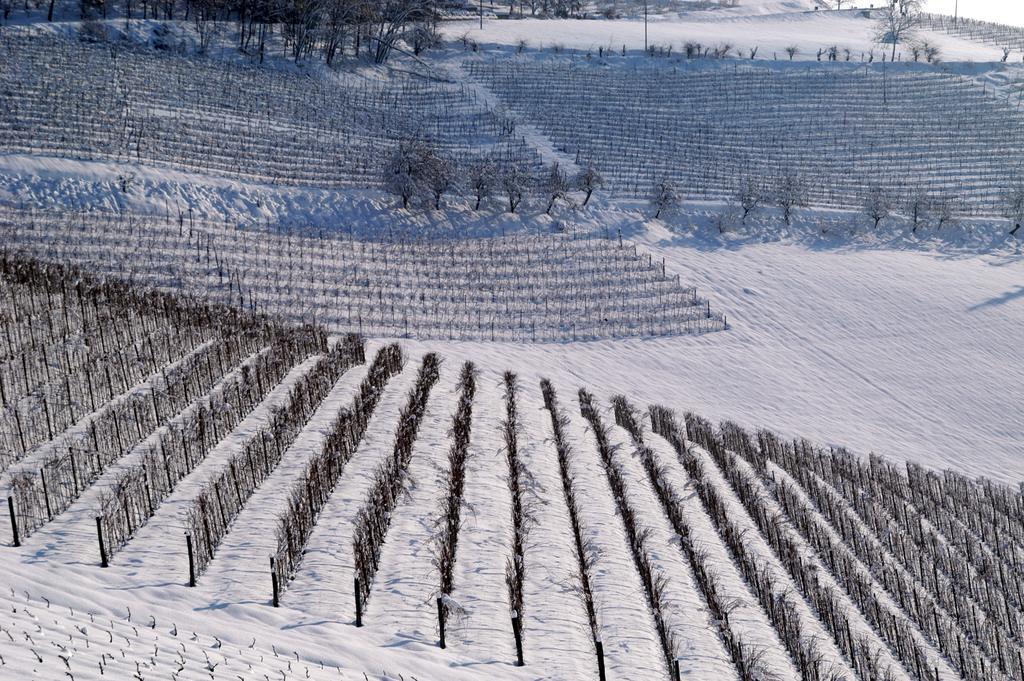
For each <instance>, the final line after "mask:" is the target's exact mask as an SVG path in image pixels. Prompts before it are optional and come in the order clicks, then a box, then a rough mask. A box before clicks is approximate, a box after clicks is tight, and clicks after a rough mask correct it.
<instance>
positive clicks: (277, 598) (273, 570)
mask: <svg viewBox="0 0 1024 681" xmlns="http://www.w3.org/2000/svg"><path fill="white" fill-rule="evenodd" d="M270 584H271V586H272V587H273V589H274V607H275V608H277V607H279V606H280V605H281V592H280V584H278V581H277V564H276V562H275V561H274V557H273V556H271V557H270Z"/></svg>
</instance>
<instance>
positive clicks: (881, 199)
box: [861, 185, 892, 230]
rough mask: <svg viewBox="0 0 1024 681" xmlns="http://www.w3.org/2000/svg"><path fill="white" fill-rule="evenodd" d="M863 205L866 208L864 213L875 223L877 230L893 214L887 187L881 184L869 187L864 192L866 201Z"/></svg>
mask: <svg viewBox="0 0 1024 681" xmlns="http://www.w3.org/2000/svg"><path fill="white" fill-rule="evenodd" d="M861 205H862V207H863V209H864V214H865V215H867V216H868V219H870V220H871V221H872V222H873V223H874V226H875V229H876V230H877V229H878V225H879V224H881V222H882V220H884V219H886V218H887V217H889V216H890V215H891V214H892V202H891V201H890V200H889V196H888V194H887V192H886V191H885V189H884V188H883V187H881V186H880V185H872V186H870V187H868V189H867V191H866V192H864V201H863V203H862V204H861Z"/></svg>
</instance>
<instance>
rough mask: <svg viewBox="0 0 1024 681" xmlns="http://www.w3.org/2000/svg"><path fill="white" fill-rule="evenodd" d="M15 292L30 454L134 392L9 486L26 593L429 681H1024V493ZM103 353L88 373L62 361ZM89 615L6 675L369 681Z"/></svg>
mask: <svg viewBox="0 0 1024 681" xmlns="http://www.w3.org/2000/svg"><path fill="white" fill-rule="evenodd" d="M0 273H2V276H3V279H4V283H5V289H6V290H7V291H10V295H7V296H5V297H4V298H3V302H2V305H3V326H4V329H3V333H2V334H0V336H2V337H3V338H4V339H6V340H5V345H4V346H3V353H4V359H5V364H4V365H3V366H4V373H3V374H2V379H3V381H2V385H3V386H4V405H3V407H4V410H5V414H6V415H7V416H9V417H11V414H18V415H19V416H18V417H16V418H15V417H11V418H12V419H13V423H14V425H15V430H17V424H18V423H19V421H20V419H22V418H28V416H29V415H31V416H32V417H33V418H38V416H37V414H38V412H39V411H43V412H44V414H45V413H46V412H47V411H48V410H49V409H50V407H53V408H54V410H56V408H57V405H58V402H59V399H58V396H59V395H61V394H64V393H66V392H67V388H68V387H69V386H72V385H73V384H74V383H75V381H78V380H81V378H82V377H83V376H84V377H85V378H86V380H88V377H89V376H90V375H93V374H92V373H90V372H89V371H84V370H83V369H82V368H81V367H82V366H83V365H84V366H89V367H94V368H95V372H96V373H100V374H102V375H103V376H106V374H107V367H111V369H110V371H111V372H113V371H114V370H115V369H117V370H118V371H120V370H121V369H122V368H123V370H124V372H125V376H126V377H124V378H122V379H120V380H114V376H113V373H111V380H110V381H109V382H108V384H109V387H107V388H105V392H99V393H97V394H98V398H97V403H96V404H95V405H94V404H88V405H81V404H76V406H75V409H77V411H75V412H74V413H73V415H72V416H69V417H67V418H66V419H64V420H61V421H54V420H52V419H51V420H50V421H48V422H47V424H48V427H49V428H50V429H52V432H50V431H46V433H45V436H37V437H35V438H34V439H33V440H32V441H31V442H32V444H29V440H26V447H25V449H24V451H17V452H16V453H15V454H13V455H12V456H11V457H9V459H8V460H5V463H4V471H3V478H2V480H0V485H2V486H3V487H4V489H5V490H6V491H7V494H8V495H9V497H10V502H9V504H10V510H11V513H10V515H9V517H8V518H7V519H6V520H5V521H4V525H6V526H4V525H0V532H3V533H7V536H9V537H10V538H11V539H10V542H9V543H10V544H11V546H8V547H6V548H5V549H4V551H5V552H6V553H7V558H6V560H8V561H10V562H11V564H13V565H16V566H17V571H18V572H22V573H24V575H25V577H23V578H20V579H31V578H32V576H33V575H47V574H49V575H53V574H58V575H59V574H62V573H65V572H64V571H66V574H69V575H72V574H77V575H82V576H84V577H83V579H87V580H98V581H99V582H100V583H102V584H104V585H105V590H106V591H105V592H106V593H108V594H110V595H111V596H112V597H113V598H115V599H117V600H123V601H124V602H125V603H126V604H127V603H131V602H133V601H132V599H133V598H140V596H137V595H136V596H133V595H132V594H133V592H137V593H140V594H141V593H145V592H146V590H147V589H152V588H153V585H157V586H158V588H159V589H160V592H161V593H162V594H165V597H166V598H167V600H168V601H170V602H180V603H181V604H183V605H186V610H192V611H194V612H193V613H192V614H191V615H189V616H190V617H192V618H193V619H194V618H195V617H197V615H196V614H195V613H197V612H202V611H204V610H207V609H213V610H217V609H223V608H228V609H234V612H236V613H237V614H239V615H243V614H244V617H245V618H247V619H249V620H252V621H258V620H261V618H271V619H270V620H269V621H270V622H272V623H276V624H270V625H266V626H267V630H268V631H278V632H279V634H281V635H284V634H285V632H287V631H288V630H290V629H291V628H293V627H296V626H301V627H303V628H306V627H311V626H328V624H329V623H332V626H342V627H345V628H346V629H347V631H348V632H349V633H348V634H346V636H345V638H346V640H349V641H357V642H358V641H360V640H366V641H374V642H385V643H383V645H385V646H389V645H390V646H397V647H403V648H406V651H405V652H406V653H411V654H416V655H422V656H423V657H424V660H426V661H427V662H428V663H429V664H428V666H427V667H426V668H425V669H426V670H427V671H423V670H421V671H420V674H426V673H427V672H428V671H429V670H430V669H435V670H436V669H437V667H435V666H431V665H437V664H438V661H439V660H440V661H441V662H442V664H443V661H444V660H445V659H451V660H452V662H453V665H454V666H456V667H461V666H468V667H470V668H472V669H474V670H475V671H476V673H483V671H482V670H485V669H488V668H490V669H497V668H498V667H501V668H505V667H507V668H508V669H509V673H510V674H518V673H519V672H516V671H515V668H517V667H519V666H522V668H523V669H522V670H520V671H521V672H522V673H523V675H524V678H552V679H593V678H598V677H599V676H600V675H604V676H605V677H607V678H618V679H637V678H642V679H660V678H667V679H679V678H716V679H729V678H736V679H765V678H780V679H846V678H858V679H865V680H874V679H916V680H919V681H938V680H940V679H943V680H945V679H1022V678H1024V658H1022V648H1021V638H1020V632H1021V626H1022V624H1024V618H1022V609H1024V599H1022V593H1024V592H1022V586H1024V584H1022V581H1024V580H1022V578H1021V574H1022V572H1021V570H1020V568H1019V566H1020V564H1021V561H1024V497H1022V494H1021V492H1020V491H1019V490H1014V489H1010V488H1008V487H1005V486H1001V485H997V484H994V483H991V482H988V481H985V480H972V479H967V478H965V477H963V476H960V475H957V474H954V473H951V472H947V473H941V472H937V471H931V470H928V469H926V468H923V467H920V466H916V465H912V464H911V465H906V466H902V465H895V464H893V463H891V462H888V461H887V460H886V459H884V458H882V457H878V456H872V457H869V458H862V457H859V456H857V455H854V454H851V453H848V452H846V451H844V450H835V449H833V450H824V449H821V448H818V447H816V446H814V445H813V444H811V443H808V442H805V441H800V440H797V441H789V440H786V439H783V438H781V437H778V436H776V435H774V434H773V433H771V432H769V431H765V430H762V431H758V432H756V433H752V432H746V431H744V430H743V429H742V428H741V427H740V426H737V425H735V424H731V423H723V424H720V425H718V426H715V425H713V424H711V423H709V422H708V421H706V420H704V419H702V418H701V417H700V416H698V415H696V414H693V413H677V412H675V411H673V409H672V405H647V404H639V403H636V402H634V401H633V400H631V399H630V398H629V397H628V396H611V395H602V392H601V386H580V385H576V384H574V383H573V382H571V379H569V378H568V377H567V376H566V375H560V376H557V377H554V379H553V380H546V379H542V380H539V381H534V380H533V378H527V376H530V377H532V376H533V375H534V373H533V372H532V371H529V370H526V369H528V368H519V367H508V366H504V365H503V364H501V362H500V359H498V358H489V359H488V360H487V362H486V363H485V362H483V361H482V360H480V359H479V358H476V359H474V358H470V357H465V356H462V355H460V353H459V351H458V350H457V349H453V350H452V352H451V353H450V354H445V353H432V352H428V353H424V354H410V353H409V352H408V351H407V350H406V349H403V347H402V346H401V345H400V344H393V343H389V342H374V343H364V341H363V340H362V339H361V338H359V337H358V336H344V337H333V336H328V335H327V334H326V333H325V332H324V331H322V330H321V329H319V328H318V327H313V326H306V327H295V326H287V325H282V324H280V323H278V322H271V321H269V320H268V319H266V318H261V317H256V316H250V315H246V314H239V313H232V312H230V311H228V310H227V309H226V308H211V307H209V306H207V305H204V304H200V303H198V302H196V301H189V300H187V299H183V298H180V297H178V296H173V295H169V294H157V293H152V292H146V291H144V290H142V289H138V288H135V287H132V286H127V285H124V284H120V283H116V282H113V281H102V280H100V279H97V278H94V277H90V276H86V275H83V274H82V273H80V272H77V271H74V270H71V269H66V268H59V267H55V266H51V265H43V264H41V263H39V262H36V261H30V260H25V259H11V258H9V257H8V258H6V259H4V260H2V261H0ZM101 303H102V305H101ZM98 309H99V310H106V311H107V312H105V313H104V314H100V315H97V314H96V312H95V310H98ZM166 319H174V320H175V323H174V324H173V327H174V328H176V329H179V332H180V333H179V335H178V336H177V337H172V338H171V339H170V340H167V339H166V331H165V327H166V321H163V320H166ZM186 329H189V330H191V331H190V332H189V333H184V330H186ZM161 334H163V335H161ZM160 338H163V339H164V340H163V341H160V342H162V343H164V345H166V346H167V349H166V350H165V349H163V346H161V345H159V344H158V343H157V341H156V340H151V339H160ZM73 347H82V348H84V349H83V350H82V351H83V352H88V353H89V358H88V361H87V362H84V361H79V362H78V363H76V362H74V358H73V357H72V358H71V360H70V361H68V360H65V359H61V360H60V361H59V362H58V361H57V360H55V359H51V353H56V355H57V356H63V350H65V349H68V350H70V349H71V348H73ZM151 347H152V348H154V351H153V352H152V353H150V352H149V351H148V350H149V348H151ZM157 347H159V348H161V350H160V351H159V353H158V351H157V350H156V349H155V348H157ZM54 348H56V349H57V351H55V350H54ZM97 348H99V350H97ZM58 351H59V352H58ZM39 353H45V356H46V359H45V360H43V361H42V362H38V361H34V360H33V358H34V357H35V356H37V355H38V354H39ZM93 355H96V356H95V357H93ZM147 356H148V357H150V359H149V363H150V364H153V363H155V364H156V368H155V369H154V368H153V367H152V366H150V364H147V360H146V357H147ZM129 364H131V365H133V366H135V365H137V366H138V367H139V368H138V369H136V371H137V373H136V374H131V375H129V374H127V370H128V366H129ZM58 365H59V368H58ZM19 367H20V368H21V373H18V371H19ZM46 367H49V369H47V368H46ZM101 368H102V369H101ZM47 370H49V371H50V374H49V376H47V375H46V372H47ZM26 383H27V386H28V387H27V388H25V386H24V384H26ZM108 384H104V385H108ZM48 386H49V387H48ZM54 386H56V388H53V387H54ZM51 388H53V389H51ZM69 402H71V403H74V400H70V401H69ZM40 403H41V404H42V405H44V406H45V408H43V409H41V410H40V409H38V408H34V407H32V405H36V404H40ZM68 408H70V406H68ZM43 427H44V426H36V427H35V429H34V430H33V431H32V432H36V433H39V432H42V431H41V430H40V428H43ZM12 521H13V522H14V523H16V525H17V530H15V527H14V526H13V525H12V524H11V523H12ZM268 556H271V557H273V560H271V561H268ZM103 564H106V565H107V567H106V568H105V569H104V568H103V567H101V565H103ZM58 596H63V597H65V599H67V594H58V595H54V594H53V593H52V592H51V593H50V594H49V595H48V596H47V597H48V598H50V599H51V600H53V601H54V602H53V603H52V604H50V605H49V607H48V606H47V604H46V603H45V602H44V601H42V598H41V597H40V596H37V595H35V594H33V593H31V592H30V593H29V594H28V595H19V594H17V593H12V594H11V595H10V596H9V597H6V598H7V600H8V601H9V605H10V608H9V612H8V615H7V616H5V618H4V620H3V621H2V622H0V626H2V627H3V630H2V631H0V634H2V633H5V632H6V633H8V636H7V637H4V636H0V657H2V659H3V660H4V662H5V663H6V664H8V665H13V664H16V665H19V666H21V665H27V666H25V667H23V668H25V669H27V668H29V667H31V668H33V669H35V670H37V673H38V674H42V675H43V676H45V677H48V678H57V677H59V676H60V674H63V673H64V672H65V671H68V672H70V674H73V675H75V678H93V677H96V675H97V673H104V670H105V669H107V668H108V666H109V669H110V670H111V671H112V672H113V673H118V674H120V673H122V672H121V671H115V670H123V669H125V668H130V667H132V666H133V665H132V664H131V661H132V660H134V661H135V663H137V664H138V665H139V666H138V667H137V671H138V673H139V674H140V676H142V677H144V678H149V673H152V675H153V677H154V678H163V676H162V675H163V674H165V672H168V671H169V672H173V671H174V669H175V668H177V666H178V665H180V666H181V668H178V673H180V674H181V675H182V676H181V678H193V677H195V674H192V672H191V671H183V670H195V671H196V673H197V674H198V673H201V670H202V669H203V668H204V665H214V666H215V667H217V668H219V669H221V670H235V671H232V673H237V671H238V670H239V669H241V668H240V667H239V665H246V664H249V665H253V667H252V669H253V670H255V669H256V668H257V662H255V661H254V660H255V659H256V658H257V657H258V658H259V659H260V662H259V663H258V664H259V665H263V666H260V667H258V668H259V669H260V672H259V673H260V674H267V675H268V676H269V675H270V674H271V673H282V674H283V677H282V678H293V677H299V678H302V677H301V674H303V673H308V674H309V676H308V678H338V677H339V675H340V677H341V678H348V677H346V676H345V675H344V672H343V671H336V672H335V673H334V674H333V675H332V674H331V673H330V666H329V665H328V666H326V667H325V668H324V669H323V670H320V669H318V668H316V663H315V662H313V660H314V659H315V658H312V657H311V656H308V655H303V654H302V653H301V652H296V653H294V655H293V657H292V658H290V662H289V665H291V662H292V661H293V662H294V665H291V666H290V667H288V668H290V669H291V671H288V668H285V669H284V671H283V672H282V671H280V670H281V669H282V666H283V665H284V664H285V663H284V661H283V659H279V658H278V657H277V655H278V651H277V650H276V648H275V650H274V651H272V653H270V654H268V653H267V652H266V646H267V643H266V642H265V641H260V642H257V641H255V639H254V641H253V645H252V646H251V647H250V648H247V649H242V648H241V647H240V646H234V648H235V649H236V650H237V652H236V650H233V649H232V646H230V645H228V646H224V644H221V645H220V646H218V642H219V639H218V638H215V637H213V636H210V635H207V636H204V635H202V634H195V633H193V632H190V633H189V637H188V638H187V639H185V637H184V636H183V634H182V632H180V631H179V632H178V633H177V634H175V633H172V629H171V627H170V626H169V623H167V622H165V621H163V619H162V617H161V619H160V621H154V622H153V623H152V624H151V623H150V622H149V620H148V619H141V618H145V617H146V615H145V614H140V613H139V612H138V610H136V613H135V614H134V616H132V615H129V614H126V615H125V616H124V617H123V618H118V619H117V620H116V621H115V619H113V618H111V617H110V616H109V615H108V616H104V617H102V618H100V619H94V618H92V617H89V616H88V615H87V614H86V613H85V612H81V611H80V610H81V608H76V607H75V602H74V601H73V600H70V599H68V602H61V600H60V598H58ZM275 605H276V606H277V607H276V608H275ZM108 607H109V606H108ZM129 607H130V606H129ZM72 610H75V611H76V612H72ZM268 613H270V614H268ZM207 616H210V617H212V616H213V615H207ZM133 617H134V619H132V618H133ZM87 618H89V619H88V621H87ZM129 620H130V621H129ZM275 627H279V628H278V629H275ZM129 631H131V633H129ZM76 632H78V633H76ZM122 638H123V639H124V642H123V643H121V642H120V641H121V639H122ZM100 640H106V641H107V642H106V643H105V644H103V645H102V646H100V645H99V641H100ZM25 641H30V642H31V643H30V644H29V645H25V644H24V642H25ZM115 641H117V642H118V643H117V644H116V645H115ZM94 643H96V647H95V648H94V647H93V644H94ZM115 648H117V649H119V650H120V653H118V650H115ZM442 648H443V650H442ZM129 649H130V650H129ZM257 650H259V651H262V653H261V654H260V655H257V652H255V651H257ZM142 651H145V654H143V652H142ZM179 651H180V652H179ZM108 655H109V657H108ZM271 655H273V656H274V657H273V658H271ZM143 665H145V666H143ZM220 665H223V666H220ZM304 668H308V669H309V671H308V672H303V671H302V670H303V669H304ZM356 668H357V669H358V667H356ZM144 670H145V671H144ZM273 670H279V671H273ZM210 673H211V674H213V673H216V674H217V676H215V677H214V678H220V673H221V672H213V670H210ZM453 673H454V672H453ZM317 674H320V676H317ZM90 675H91V676H90ZM241 675H242V676H243V677H245V672H244V671H243V672H242V674H241ZM380 677H381V678H395V677H394V676H388V675H386V674H382V675H380ZM97 678H98V677H97ZM224 678H231V677H229V676H227V675H225V676H224ZM368 678H369V677H368ZM417 678H420V679H423V678H431V677H430V676H419V675H417ZM435 678H440V677H435Z"/></svg>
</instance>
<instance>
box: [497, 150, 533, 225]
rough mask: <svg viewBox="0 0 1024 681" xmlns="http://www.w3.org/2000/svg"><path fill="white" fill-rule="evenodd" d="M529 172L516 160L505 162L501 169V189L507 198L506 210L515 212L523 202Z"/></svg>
mask: <svg viewBox="0 0 1024 681" xmlns="http://www.w3.org/2000/svg"><path fill="white" fill-rule="evenodd" d="M529 180H530V174H529V172H528V171H527V170H526V169H525V168H524V167H523V166H522V165H521V164H520V163H517V162H516V161H508V162H506V163H505V164H504V165H503V167H502V169H501V190H502V191H503V192H504V193H505V197H506V198H507V199H508V212H509V213H515V212H516V209H518V208H519V204H520V203H522V202H523V196H524V195H525V193H526V187H527V185H528V184H529Z"/></svg>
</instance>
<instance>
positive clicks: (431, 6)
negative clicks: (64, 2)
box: [0, 0, 448, 65]
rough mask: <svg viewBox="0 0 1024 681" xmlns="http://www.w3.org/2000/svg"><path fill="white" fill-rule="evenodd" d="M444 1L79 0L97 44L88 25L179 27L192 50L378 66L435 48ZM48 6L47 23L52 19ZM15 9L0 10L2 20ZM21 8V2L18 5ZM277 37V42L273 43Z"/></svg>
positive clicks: (165, 40)
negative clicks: (221, 47)
mask: <svg viewBox="0 0 1024 681" xmlns="http://www.w3.org/2000/svg"><path fill="white" fill-rule="evenodd" d="M446 4H448V3H445V2H443V1H442V0H380V1H376V2H375V1H374V0H307V1H304V2H286V1H285V0H119V1H118V0H79V3H78V16H79V19H81V20H82V21H85V22H87V23H85V24H84V26H83V31H84V32H85V35H86V37H88V38H90V39H102V37H103V36H104V35H105V33H104V31H103V27H102V26H100V25H97V24H95V23H92V20H95V19H108V18H115V17H116V18H122V19H125V20H126V21H130V20H132V19H143V20H153V21H161V20H164V21H184V22H186V23H187V24H189V25H190V26H191V27H192V28H193V30H194V35H195V38H194V42H195V47H196V49H197V50H198V51H200V52H205V51H207V50H208V49H209V48H210V47H211V46H212V45H213V44H214V42H215V41H216V40H219V41H220V42H222V43H226V44H228V45H230V44H232V43H233V44H234V45H235V46H236V48H237V49H238V51H239V52H241V53H242V54H245V55H248V56H250V57H251V58H253V59H254V60H259V61H260V62H262V61H263V59H264V58H265V56H266V55H267V54H268V51H269V50H270V49H272V47H273V46H274V45H275V44H280V46H281V47H282V48H283V50H284V51H283V53H282V55H283V56H287V57H289V58H291V59H294V60H295V61H301V60H308V59H312V58H315V57H319V58H322V59H323V60H324V61H325V62H326V63H327V64H328V65H330V64H333V63H334V61H335V60H336V59H337V58H338V57H341V56H344V55H346V54H350V55H352V56H355V57H362V56H365V57H367V58H371V59H373V60H374V61H375V62H376V63H378V64H382V63H384V62H385V61H387V60H388V58H389V57H390V56H391V54H392V53H393V52H395V51H399V52H407V53H409V54H412V55H414V56H415V55H418V54H420V53H422V52H423V51H425V50H427V49H429V48H431V47H435V46H437V45H438V44H439V43H440V41H441V37H440V34H439V33H438V31H437V24H438V21H439V20H440V18H441V13H442V11H443V10H444V9H445V6H446ZM54 5H55V0H49V7H48V12H47V21H53V20H54ZM13 7H14V5H13V4H11V3H8V2H4V3H2V4H0V12H3V15H4V18H5V19H6V18H8V17H9V16H10V14H11V12H12V10H13ZM25 8H26V10H28V3H25ZM165 33H166V30H165V31H163V32H157V33H156V40H157V41H158V44H159V45H161V47H163V48H164V49H168V48H173V47H176V45H175V41H174V40H173V38H171V37H169V36H166V35H165ZM275 37H276V38H277V43H275V42H272V40H273V39H274V38H275Z"/></svg>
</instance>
